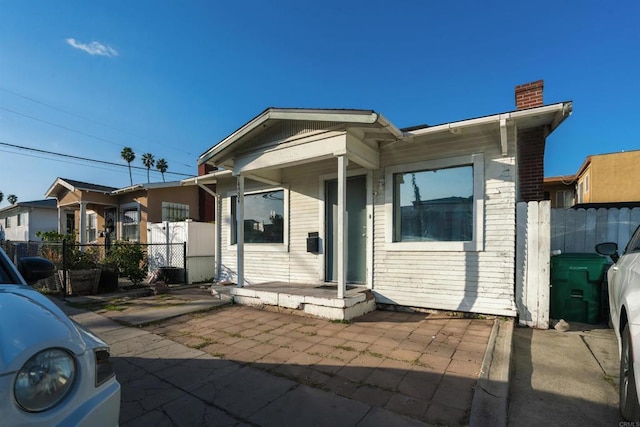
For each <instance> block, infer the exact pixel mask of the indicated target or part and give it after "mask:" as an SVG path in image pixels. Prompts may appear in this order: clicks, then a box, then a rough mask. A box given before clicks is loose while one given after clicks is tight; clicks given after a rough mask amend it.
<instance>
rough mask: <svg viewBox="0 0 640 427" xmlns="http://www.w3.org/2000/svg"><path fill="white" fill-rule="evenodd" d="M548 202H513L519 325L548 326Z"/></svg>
mask: <svg viewBox="0 0 640 427" xmlns="http://www.w3.org/2000/svg"><path fill="white" fill-rule="evenodd" d="M550 211H551V204H550V202H549V201H542V202H529V203H526V202H520V203H518V204H517V205H516V306H517V307H518V318H519V323H520V325H523V326H529V327H532V328H540V329H548V328H549V292H550V288H549V282H550V276H549V275H550V272H549V266H550V260H551V256H550V253H549V248H550V245H549V236H550V224H549V221H550V216H551V215H550Z"/></svg>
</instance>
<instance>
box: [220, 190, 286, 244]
mask: <svg viewBox="0 0 640 427" xmlns="http://www.w3.org/2000/svg"><path fill="white" fill-rule="evenodd" d="M237 203H238V197H237V196H232V197H231V230H230V231H231V244H232V245H235V244H237V243H238V236H237V210H236V206H237ZM284 222H285V203H284V190H274V191H265V192H260V193H253V194H245V196H244V241H245V243H284V225H285V224H284Z"/></svg>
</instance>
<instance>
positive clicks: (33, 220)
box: [0, 199, 58, 242]
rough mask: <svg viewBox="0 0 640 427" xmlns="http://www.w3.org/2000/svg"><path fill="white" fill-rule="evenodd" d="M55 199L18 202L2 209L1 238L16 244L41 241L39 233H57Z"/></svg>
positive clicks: (0, 218) (0, 219)
mask: <svg viewBox="0 0 640 427" xmlns="http://www.w3.org/2000/svg"><path fill="white" fill-rule="evenodd" d="M57 229H58V213H57V207H56V201H55V199H45V200H34V201H30V202H18V203H15V204H13V205H10V206H6V207H4V208H2V209H0V238H3V239H4V240H11V241H15V242H27V241H34V240H40V238H39V237H37V236H36V233H37V232H38V231H56V230H57Z"/></svg>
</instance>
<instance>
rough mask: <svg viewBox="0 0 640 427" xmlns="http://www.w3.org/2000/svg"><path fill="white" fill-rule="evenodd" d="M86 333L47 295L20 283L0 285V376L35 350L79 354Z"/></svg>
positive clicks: (15, 367) (83, 347) (25, 359)
mask: <svg viewBox="0 0 640 427" xmlns="http://www.w3.org/2000/svg"><path fill="white" fill-rule="evenodd" d="M85 336H86V335H85V334H84V333H83V332H81V331H80V329H79V327H78V326H77V325H76V324H75V323H73V321H71V319H69V317H67V316H66V315H65V314H64V313H63V312H62V310H60V308H59V307H57V306H56V305H55V304H54V303H53V302H51V301H50V300H49V299H48V298H47V297H45V296H44V295H42V294H41V293H39V292H37V291H35V290H34V289H32V288H30V287H28V286H24V285H0V375H3V374H6V373H8V372H12V371H15V370H18V369H20V368H21V367H22V365H23V364H24V363H25V362H26V361H27V360H28V359H29V358H30V357H31V356H33V355H34V354H35V353H37V352H39V351H41V350H44V349H46V348H51V347H58V348H64V349H67V350H69V351H71V352H72V353H74V354H77V355H78V354H82V353H84V352H85V351H86V350H87V347H88V346H89V345H88V343H87V342H86V340H85V339H83V338H84V337H85Z"/></svg>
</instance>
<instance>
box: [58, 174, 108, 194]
mask: <svg viewBox="0 0 640 427" xmlns="http://www.w3.org/2000/svg"><path fill="white" fill-rule="evenodd" d="M113 190H115V187H107V186H104V185H97V184H91V183H88V182H80V181H75V180H72V179H66V178H56V180H55V181H54V182H53V184H51V187H49V189H48V190H47V191H46V193H45V197H56V198H57V196H58V195H59V194H60V192H61V191H71V192H73V191H92V192H94V193H100V194H111V192H112V191H113Z"/></svg>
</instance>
